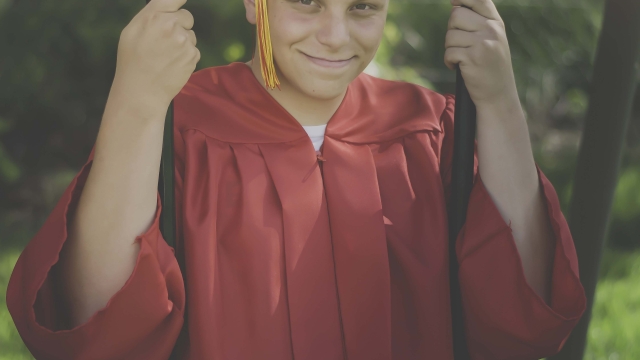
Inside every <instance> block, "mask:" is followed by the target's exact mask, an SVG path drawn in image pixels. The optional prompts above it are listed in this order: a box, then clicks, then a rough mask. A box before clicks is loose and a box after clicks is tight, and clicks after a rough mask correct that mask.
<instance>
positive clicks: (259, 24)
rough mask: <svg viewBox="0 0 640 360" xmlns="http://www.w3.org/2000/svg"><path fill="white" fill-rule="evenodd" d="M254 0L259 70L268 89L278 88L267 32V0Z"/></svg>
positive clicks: (269, 35) (278, 82)
mask: <svg viewBox="0 0 640 360" xmlns="http://www.w3.org/2000/svg"><path fill="white" fill-rule="evenodd" d="M255 2H256V30H257V32H258V34H257V41H258V55H259V56H260V70H261V73H262V78H263V79H264V82H265V84H266V86H267V87H268V88H269V89H272V90H273V89H275V88H276V87H277V88H278V89H280V81H279V80H278V76H277V75H276V67H275V65H274V63H273V49H272V47H271V33H270V32H269V16H268V14H267V0H255Z"/></svg>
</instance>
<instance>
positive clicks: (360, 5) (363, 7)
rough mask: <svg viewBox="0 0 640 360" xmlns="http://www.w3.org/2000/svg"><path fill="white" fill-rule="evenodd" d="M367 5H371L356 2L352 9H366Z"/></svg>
mask: <svg viewBox="0 0 640 360" xmlns="http://www.w3.org/2000/svg"><path fill="white" fill-rule="evenodd" d="M367 6H369V7H371V5H368V4H358V5H356V6H354V9H356V10H367Z"/></svg>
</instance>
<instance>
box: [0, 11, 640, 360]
mask: <svg viewBox="0 0 640 360" xmlns="http://www.w3.org/2000/svg"><path fill="white" fill-rule="evenodd" d="M494 2H495V3H496V5H497V7H498V10H499V12H500V14H501V15H502V17H503V19H504V21H505V23H506V25H507V36H508V38H509V43H510V47H511V54H512V58H513V64H514V71H515V74H516V82H517V85H518V91H519V95H520V99H521V102H522V104H523V107H524V109H525V112H526V115H527V120H528V123H529V128H530V133H531V138H532V143H533V145H534V150H535V154H536V161H537V162H538V163H539V165H540V166H541V168H542V169H543V171H544V172H545V174H546V175H547V177H548V178H549V179H550V180H551V181H552V182H553V184H554V186H555V188H556V190H557V192H558V194H559V196H560V198H561V201H562V205H563V209H565V215H567V208H568V202H569V199H570V196H571V182H572V179H573V170H574V164H575V159H576V154H577V150H578V145H579V141H580V131H581V127H582V123H583V120H584V115H585V111H586V108H587V105H588V94H589V79H590V72H591V67H592V62H593V58H594V53H595V50H596V45H597V40H598V34H599V31H600V25H601V21H602V10H603V5H604V3H603V0H581V1H578V0H535V1H534V0H531V1H524V0H509V1H508V0H503V1H498V0H495V1H494ZM143 6H144V1H143V0H137V1H131V0H128V1H124V0H109V1H98V0H56V1H54V0H40V1H34V0H22V1H17V0H0V49H2V51H1V52H0V84H1V85H0V360H3V359H30V358H31V356H30V355H29V353H28V351H27V350H26V348H25V347H24V345H23V343H22V341H21V340H20V337H19V335H18V334H17V332H16V331H15V327H14V326H13V322H12V320H11V317H10V315H9V313H8V311H7V309H6V304H5V291H6V285H7V283H8V280H9V276H10V273H11V271H12V269H13V266H14V264H15V261H16V260H17V257H18V255H19V253H20V251H21V250H22V248H23V247H24V246H25V244H26V243H27V242H28V241H29V239H30V238H31V237H32V236H33V235H34V234H35V232H36V231H37V230H38V229H39V228H40V226H41V225H42V223H43V222H44V220H45V219H46V217H47V216H48V214H49V212H50V211H51V209H52V208H53V206H54V205H55V203H56V202H57V201H58V199H59V197H60V195H61V194H62V191H63V190H64V188H65V187H66V186H67V185H68V184H69V182H70V181H71V179H72V178H73V176H74V175H75V174H76V173H77V171H78V170H79V167H80V166H81V165H82V164H83V163H84V162H85V160H86V158H87V156H88V154H89V151H90V150H91V147H92V145H93V143H94V142H95V139H96V134H97V131H98V126H99V123H100V119H101V117H102V112H103V110H104V106H105V101H106V98H107V96H108V93H109V90H110V86H111V81H112V79H113V75H114V72H115V64H116V50H117V44H118V40H119V35H120V32H121V31H122V29H123V28H124V26H126V24H127V23H128V22H129V21H130V19H131V18H132V17H133V16H134V15H135V14H136V13H137V12H138V11H139V10H140V9H141V8H142V7H143ZM184 7H185V8H186V9H188V10H190V11H191V12H192V13H193V15H194V17H195V26H194V31H195V32H196V34H197V36H198V48H199V49H200V51H201V54H202V58H201V60H200V63H199V64H198V68H197V69H196V70H199V69H202V68H205V67H210V66H216V65H223V64H226V63H229V62H231V61H246V60H248V59H249V58H250V57H251V55H252V51H251V49H253V38H254V28H253V27H252V26H250V25H249V24H248V23H247V22H246V20H245V18H244V8H243V4H242V2H241V1H240V0H189V2H188V3H187V4H186V5H185V6H184ZM450 10H451V5H450V3H449V1H447V0H405V1H402V0H391V4H390V11H389V18H388V22H387V27H386V28H385V36H384V39H383V42H382V44H381V46H380V49H379V51H378V54H377V55H376V59H375V61H374V63H372V65H371V66H370V67H369V68H368V69H367V71H368V72H370V73H372V74H374V75H376V76H379V77H383V78H388V79H396V80H404V81H410V82H415V83H419V84H421V85H423V86H426V87H429V88H432V89H434V90H436V91H438V92H442V93H445V92H448V93H453V92H454V85H455V73H454V72H453V71H450V70H449V69H447V68H446V67H445V66H444V62H443V57H444V37H445V33H446V29H447V23H448V18H449V12H450ZM639 96H640V95H638V94H636V102H635V103H636V109H635V110H634V112H633V118H632V119H631V123H630V128H629V132H628V136H627V141H626V146H625V153H624V158H623V168H622V171H621V174H620V181H619V184H618V187H617V190H616V195H615V203H614V209H613V213H612V218H611V226H610V231H609V235H608V238H607V247H606V251H605V253H604V257H603V263H602V266H601V280H600V283H599V286H598V289H597V295H596V303H595V306H594V313H593V320H592V325H591V328H590V332H589V339H588V340H589V343H588V349H587V355H586V358H587V359H594V360H595V359H640V346H639V345H638V344H637V341H634V340H636V339H638V338H640V288H639V287H638V286H637V285H638V284H639V283H640V249H639V247H640V241H639V239H638V238H639V235H640V126H639V124H640V116H639V114H640V109H638V107H640V99H638V97H639ZM603 121H606V119H603Z"/></svg>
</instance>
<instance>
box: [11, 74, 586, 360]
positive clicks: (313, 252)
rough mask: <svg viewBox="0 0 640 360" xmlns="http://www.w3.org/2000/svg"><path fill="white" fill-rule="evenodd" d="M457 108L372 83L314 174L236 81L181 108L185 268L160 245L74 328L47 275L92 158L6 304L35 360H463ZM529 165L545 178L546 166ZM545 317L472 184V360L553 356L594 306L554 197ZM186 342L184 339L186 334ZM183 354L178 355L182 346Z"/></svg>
mask: <svg viewBox="0 0 640 360" xmlns="http://www.w3.org/2000/svg"><path fill="white" fill-rule="evenodd" d="M454 100H455V98H454V96H453V95H450V94H446V95H441V94H438V93H436V92H434V91H431V90H428V89H426V88H423V87H420V86H417V85H413V84H409V83H403V82H394V81H387V80H381V79H377V78H374V77H371V76H368V75H366V74H361V75H360V76H359V77H358V78H357V79H355V80H354V81H353V82H352V83H351V84H350V86H349V88H348V91H347V94H346V96H345V98H344V100H343V102H342V104H341V105H340V107H339V109H338V110H337V112H336V113H335V115H334V116H333V117H332V118H331V120H330V121H329V123H328V126H327V129H326V136H325V141H324V144H323V148H322V156H321V157H320V158H318V157H317V154H316V152H315V150H314V148H313V145H312V142H311V140H310V139H309V137H308V136H307V134H306V132H305V131H304V129H303V128H302V126H301V125H300V124H299V123H298V122H297V121H296V120H295V119H294V118H293V117H292V116H291V115H290V114H288V113H287V111H286V110H285V109H284V108H282V107H281V106H280V105H279V104H278V103H277V102H276V101H275V100H274V99H273V98H272V97H271V96H270V95H269V94H268V92H267V91H266V90H265V89H263V88H262V87H261V85H260V84H259V82H258V81H257V79H256V78H255V77H254V75H253V73H252V72H251V70H250V69H249V67H248V66H246V65H245V64H243V63H232V64H230V65H228V66H221V67H212V68H206V69H203V70H200V71H198V72H196V73H194V74H193V75H192V76H191V78H190V80H189V82H188V83H187V84H186V86H185V87H184V88H183V89H182V91H181V92H180V94H179V95H178V96H177V97H176V98H175V111H176V112H175V128H174V138H175V157H176V165H175V170H176V183H175V185H176V186H175V194H176V201H177V204H176V207H177V209H176V210H177V228H178V231H177V233H178V239H177V244H176V251H175V253H176V254H178V255H180V254H184V256H185V259H186V261H185V263H186V268H185V275H186V281H185V282H183V278H182V272H181V269H180V267H179V265H178V262H177V260H176V257H175V256H174V251H173V249H172V248H171V247H169V246H168V245H167V244H166V243H165V241H164V239H163V238H162V235H161V233H160V231H159V228H158V224H159V222H158V219H159V214H160V210H161V208H162V204H161V203H160V197H159V196H158V205H157V213H156V218H155V221H154V223H153V225H152V226H151V227H150V228H149V229H148V230H147V231H146V232H145V233H143V234H141V235H140V236H138V237H137V238H136V239H135V240H136V241H140V244H141V251H140V254H139V256H138V259H137V264H136V267H135V269H134V271H133V273H132V275H131V277H130V278H129V280H128V281H127V282H126V284H125V285H124V286H123V288H122V289H121V290H120V291H118V292H117V293H116V294H115V295H114V296H113V297H112V298H111V300H110V301H109V303H108V304H107V305H106V306H105V307H104V308H103V309H101V310H100V311H98V312H97V313H96V314H94V315H93V317H91V319H89V320H88V321H87V322H86V323H84V324H82V325H80V326H78V327H76V328H73V329H68V328H66V327H65V326H64V324H65V314H64V312H63V311H62V310H61V309H60V308H59V301H58V300H57V299H58V298H57V296H56V293H55V291H56V287H55V284H54V283H53V282H52V276H50V269H51V268H52V266H53V265H55V263H56V262H57V259H58V254H59V251H60V249H61V248H62V246H63V243H64V241H65V238H66V236H67V227H66V226H67V225H66V221H67V218H68V215H67V214H70V212H72V211H74V210H75V206H76V204H77V200H78V196H79V194H80V192H81V190H82V187H83V185H84V182H85V180H86V178H87V175H88V172H89V169H90V168H91V160H92V158H93V151H92V153H91V155H90V156H89V159H88V161H87V163H86V164H85V165H84V166H83V167H82V169H81V171H80V172H79V173H78V175H77V176H76V177H75V178H74V179H73V181H72V182H71V184H70V185H69V187H68V188H67V190H66V191H65V193H64V194H63V196H62V198H61V199H60V200H59V202H58V204H57V206H56V207H55V209H54V210H53V212H52V213H51V215H50V216H49V218H48V219H47V221H46V223H45V224H44V226H43V227H42V229H41V230H40V231H39V232H38V233H37V235H36V236H35V237H34V238H33V239H32V240H31V242H30V243H29V244H28V246H27V247H26V249H25V250H24V251H23V253H22V255H21V256H20V258H19V260H18V263H17V265H16V267H15V269H14V272H13V274H12V277H11V281H10V284H9V288H8V292H7V300H8V302H7V304H8V307H9V310H10V312H11V315H12V317H13V319H14V321H15V324H16V326H17V328H18V331H19V332H20V334H21V336H22V338H23V339H24V341H25V343H26V345H27V346H28V347H29V349H30V350H31V351H32V353H33V354H34V355H35V356H36V358H38V359H92V360H93V359H166V358H167V357H168V356H169V354H170V352H171V349H172V347H173V345H174V343H176V341H177V344H178V347H179V349H180V357H179V358H180V359H212V360H230V359H240V360H250V359H263V360H267V359H273V360H276V359H277V360H286V359H295V360H316V359H317V360H330V359H331V360H332V359H349V360H391V359H393V360H406V359H440V360H447V359H452V340H451V318H450V304H449V276H448V247H447V241H448V236H447V217H446V202H447V199H448V194H449V185H448V184H449V179H450V173H451V157H452V145H453V112H454ZM536 166H537V165H536ZM538 175H539V180H540V185H541V186H542V189H543V190H544V196H545V199H546V204H547V210H548V215H549V219H550V221H551V224H552V226H553V231H554V235H555V244H556V245H555V260H554V263H553V287H552V292H551V294H552V300H551V304H550V306H548V305H547V304H545V303H544V302H543V300H542V299H541V298H540V297H539V296H538V295H537V294H536V293H535V292H534V291H533V289H532V288H531V287H530V286H529V285H528V283H527V281H526V279H525V277H524V272H523V268H522V263H521V260H520V257H519V254H518V251H517V248H516V246H515V243H514V239H513V236H512V232H511V229H510V227H509V226H508V225H507V224H506V223H505V221H504V220H503V218H502V216H501V215H500V213H499V212H498V210H497V208H496V205H495V203H494V202H492V199H491V197H490V196H489V194H488V192H487V190H486V189H485V187H484V186H483V183H482V180H481V178H480V175H479V173H478V172H477V157H476V175H475V182H474V187H473V190H472V193H471V199H470V204H469V208H468V214H467V222H466V225H465V227H464V228H463V230H462V231H461V233H460V236H459V239H458V246H457V256H458V259H459V263H460V274H459V275H460V284H461V289H462V294H463V302H464V316H465V323H466V333H467V337H468V344H469V350H470V353H471V357H472V359H474V360H480V359H491V360H497V359H538V358H540V357H544V356H548V355H551V354H554V353H556V352H557V351H559V349H560V348H561V347H562V345H563V344H564V341H565V340H566V338H567V337H568V335H569V333H570V332H571V330H572V328H573V327H574V326H575V324H576V323H577V321H578V319H579V318H580V316H581V315H582V313H583V311H584V310H585V306H586V298H585V295H584V290H583V288H582V285H581V284H580V281H579V278H578V261H577V257H576V252H575V248H574V244H573V240H572V237H571V234H570V232H569V228H568V226H567V222H566V221H565V218H564V216H563V214H562V212H561V210H560V206H559V202H558V197H557V194H556V192H555V190H554V188H553V186H552V184H551V183H550V182H549V181H548V180H547V178H546V177H545V176H544V174H543V173H542V172H541V171H540V169H539V168H538ZM183 321H184V330H183V332H182V333H181V335H180V336H178V335H179V333H180V331H181V327H182V326H183ZM177 338H178V340H176V339H177Z"/></svg>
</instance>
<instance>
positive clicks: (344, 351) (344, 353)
mask: <svg viewBox="0 0 640 360" xmlns="http://www.w3.org/2000/svg"><path fill="white" fill-rule="evenodd" d="M323 149H324V143H323V144H322V145H320V150H316V158H317V159H318V166H319V167H320V177H321V178H322V189H323V192H324V195H323V196H324V197H325V201H326V200H327V198H326V196H327V195H326V194H327V191H326V188H325V186H324V170H323V164H324V162H325V161H327V159H325V157H324V156H322V150H323ZM328 209H329V204H328V203H327V219H328V220H329V236H330V237H331V256H332V257H333V274H334V278H335V282H336V296H337V298H338V319H339V320H340V336H341V338H342V356H343V359H344V360H347V344H346V343H345V338H344V326H343V324H342V307H341V306H340V292H339V291H338V273H337V271H336V258H335V253H334V249H333V235H332V234H331V217H330V216H329V214H328Z"/></svg>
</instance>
